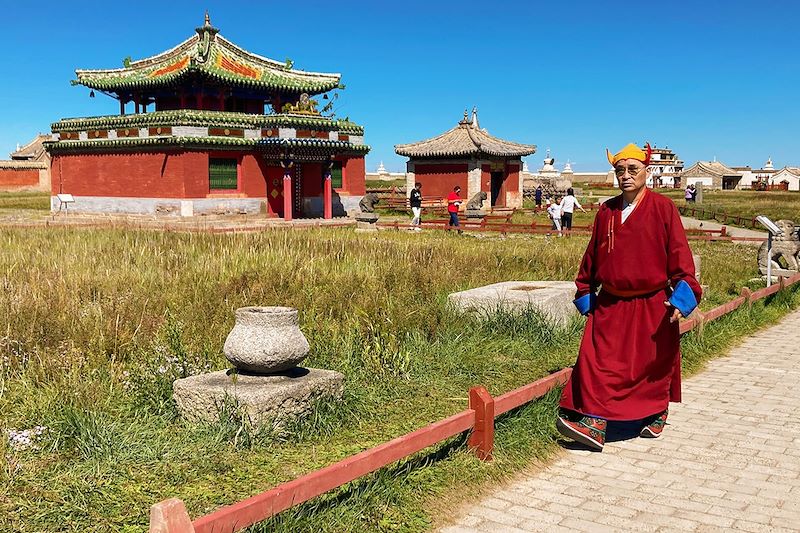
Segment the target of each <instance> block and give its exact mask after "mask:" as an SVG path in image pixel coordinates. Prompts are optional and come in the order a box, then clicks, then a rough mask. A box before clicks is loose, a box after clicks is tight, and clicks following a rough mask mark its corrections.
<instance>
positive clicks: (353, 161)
mask: <svg viewBox="0 0 800 533" xmlns="http://www.w3.org/2000/svg"><path fill="white" fill-rule="evenodd" d="M342 167H343V171H344V172H343V174H344V176H343V179H342V188H341V189H339V190H340V191H343V192H346V193H348V194H351V195H353V196H358V195H364V194H366V193H367V183H366V179H367V167H366V165H365V163H364V158H363V157H350V158H348V159H346V160H345V161H344V164H343V165H342Z"/></svg>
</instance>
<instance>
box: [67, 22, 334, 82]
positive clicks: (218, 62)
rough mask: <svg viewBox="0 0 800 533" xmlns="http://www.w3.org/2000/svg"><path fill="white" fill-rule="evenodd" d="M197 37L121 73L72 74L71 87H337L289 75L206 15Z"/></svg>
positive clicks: (319, 76) (284, 66)
mask: <svg viewBox="0 0 800 533" xmlns="http://www.w3.org/2000/svg"><path fill="white" fill-rule="evenodd" d="M196 31H197V34H196V35H193V36H192V37H190V38H188V39H186V40H185V41H183V42H182V43H180V44H179V45H177V46H175V47H174V48H172V49H170V50H167V51H165V52H162V53H160V54H157V55H154V56H152V57H148V58H145V59H140V60H138V61H129V60H126V61H125V66H124V67H123V68H117V69H107V70H76V71H75V74H76V76H77V79H76V80H74V81H73V82H72V83H73V84H74V85H84V86H86V87H90V88H92V89H97V90H101V91H106V92H117V93H119V92H130V91H133V90H141V89H148V88H158V87H163V86H169V85H172V84H174V83H175V82H178V81H180V80H181V79H182V78H184V77H185V76H187V75H188V74H191V73H197V74H200V75H204V76H205V77H207V78H209V79H211V80H213V81H217V82H219V83H222V84H227V85H231V86H238V87H244V88H249V89H262V90H275V91H281V92H286V93H308V94H310V95H313V94H320V93H324V92H327V91H330V90H331V89H335V88H336V87H338V86H339V80H340V78H341V75H340V74H325V73H320V72H308V71H303V70H294V69H293V68H292V64H291V61H289V60H287V61H286V62H280V61H275V60H273V59H269V58H266V57H262V56H259V55H256V54H253V53H251V52H248V51H247V50H244V49H243V48H240V47H239V46H236V45H235V44H233V43H232V42H230V41H229V40H227V39H225V38H224V37H223V36H222V35H220V34H219V30H218V29H217V28H214V27H213V26H211V22H210V21H209V18H208V15H206V21H205V25H203V26H201V27H199V28H197V30H196Z"/></svg>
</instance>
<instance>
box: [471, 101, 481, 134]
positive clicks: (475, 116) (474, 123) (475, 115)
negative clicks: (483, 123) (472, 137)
mask: <svg viewBox="0 0 800 533" xmlns="http://www.w3.org/2000/svg"><path fill="white" fill-rule="evenodd" d="M472 127H473V128H476V129H478V128H480V126H479V125H478V106H475V107H473V108H472Z"/></svg>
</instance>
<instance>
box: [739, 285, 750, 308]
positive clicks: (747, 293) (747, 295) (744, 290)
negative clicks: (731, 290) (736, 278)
mask: <svg viewBox="0 0 800 533" xmlns="http://www.w3.org/2000/svg"><path fill="white" fill-rule="evenodd" d="M741 295H742V296H743V297H744V299H745V301H747V306H748V307H750V306H752V305H753V300H752V296H753V291H751V290H750V289H749V288H747V287H742V292H741Z"/></svg>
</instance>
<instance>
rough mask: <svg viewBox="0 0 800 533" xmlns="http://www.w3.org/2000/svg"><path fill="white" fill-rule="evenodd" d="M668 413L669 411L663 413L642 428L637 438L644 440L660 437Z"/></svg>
mask: <svg viewBox="0 0 800 533" xmlns="http://www.w3.org/2000/svg"><path fill="white" fill-rule="evenodd" d="M668 412H669V410H666V411H664V412H663V413H661V414H660V415H658V416H657V417H656V418H655V420H653V421H652V422H650V423H649V424H647V425H646V426H645V427H643V428H642V431H640V432H639V436H640V437H644V438H646V439H657V438H658V437H660V436H661V432H662V431H664V426H666V425H667V414H668Z"/></svg>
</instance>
